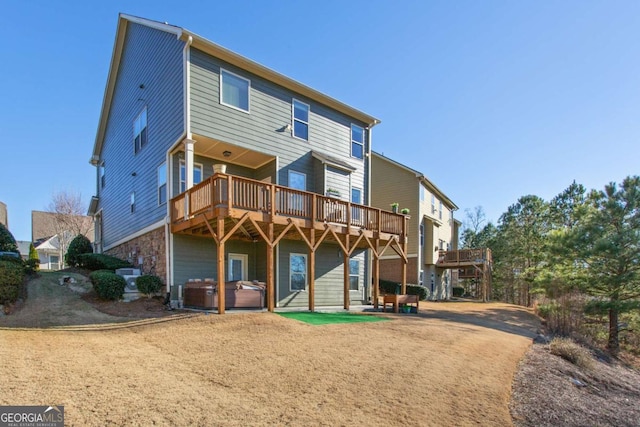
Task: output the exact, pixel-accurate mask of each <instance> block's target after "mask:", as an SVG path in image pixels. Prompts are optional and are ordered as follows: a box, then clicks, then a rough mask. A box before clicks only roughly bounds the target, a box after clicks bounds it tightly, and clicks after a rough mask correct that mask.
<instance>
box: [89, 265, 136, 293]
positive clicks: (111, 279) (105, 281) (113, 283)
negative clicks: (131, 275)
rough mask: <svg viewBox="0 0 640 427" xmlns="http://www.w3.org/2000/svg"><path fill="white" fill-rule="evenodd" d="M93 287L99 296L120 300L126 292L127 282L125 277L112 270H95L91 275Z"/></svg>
mask: <svg viewBox="0 0 640 427" xmlns="http://www.w3.org/2000/svg"><path fill="white" fill-rule="evenodd" d="M89 279H90V280H91V284H92V285H93V289H94V290H95V291H96V293H97V294H98V296H99V297H100V298H102V299H106V300H118V299H120V298H122V295H123V294H124V288H125V287H126V286H127V282H126V281H125V280H124V277H122V276H118V275H117V274H115V273H112V272H110V271H94V272H93V273H91V274H90V275H89Z"/></svg>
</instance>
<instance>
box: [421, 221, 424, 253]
mask: <svg viewBox="0 0 640 427" xmlns="http://www.w3.org/2000/svg"><path fill="white" fill-rule="evenodd" d="M420 247H422V248H424V224H420Z"/></svg>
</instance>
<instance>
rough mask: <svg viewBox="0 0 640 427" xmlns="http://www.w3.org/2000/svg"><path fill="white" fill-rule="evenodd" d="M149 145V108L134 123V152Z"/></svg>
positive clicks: (145, 108)
mask: <svg viewBox="0 0 640 427" xmlns="http://www.w3.org/2000/svg"><path fill="white" fill-rule="evenodd" d="M145 145H147V107H144V109H143V110H142V112H141V113H140V114H139V115H138V117H136V119H135V120H134V122H133V150H134V152H135V153H137V152H138V151H140V150H141V149H142V147H144V146H145Z"/></svg>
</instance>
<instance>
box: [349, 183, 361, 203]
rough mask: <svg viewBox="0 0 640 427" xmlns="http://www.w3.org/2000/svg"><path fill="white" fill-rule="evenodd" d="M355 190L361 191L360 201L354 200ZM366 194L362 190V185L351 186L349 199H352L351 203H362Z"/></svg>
mask: <svg viewBox="0 0 640 427" xmlns="http://www.w3.org/2000/svg"><path fill="white" fill-rule="evenodd" d="M353 190H358V191H359V192H360V201H359V202H354V201H353ZM363 194H364V192H363V191H362V188H360V187H351V194H350V196H351V197H349V199H351V203H355V204H356V205H362V195H363Z"/></svg>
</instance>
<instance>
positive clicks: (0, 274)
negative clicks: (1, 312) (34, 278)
mask: <svg viewBox="0 0 640 427" xmlns="http://www.w3.org/2000/svg"><path fill="white" fill-rule="evenodd" d="M23 283H24V268H23V267H22V262H20V264H18V263H16V262H13V261H4V260H0V304H5V303H8V302H14V301H15V300H17V299H18V295H19V294H20V288H21V287H22V284H23Z"/></svg>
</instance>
